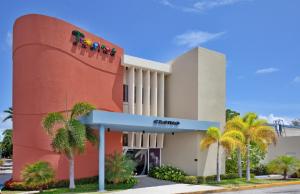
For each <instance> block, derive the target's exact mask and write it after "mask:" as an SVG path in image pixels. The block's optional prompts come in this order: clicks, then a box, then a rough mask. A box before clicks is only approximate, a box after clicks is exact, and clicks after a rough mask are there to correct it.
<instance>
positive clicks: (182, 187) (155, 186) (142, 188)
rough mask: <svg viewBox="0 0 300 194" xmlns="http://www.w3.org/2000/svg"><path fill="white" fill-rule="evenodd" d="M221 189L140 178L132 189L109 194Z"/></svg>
mask: <svg viewBox="0 0 300 194" xmlns="http://www.w3.org/2000/svg"><path fill="white" fill-rule="evenodd" d="M213 189H222V187H214V186H205V185H189V184H179V183H174V182H170V181H163V180H157V179H153V178H150V177H140V178H139V183H138V184H137V185H136V186H135V187H134V188H132V189H128V190H124V191H119V192H111V193H115V194H175V193H185V192H195V191H204V190H213Z"/></svg>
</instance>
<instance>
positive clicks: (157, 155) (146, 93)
mask: <svg viewBox="0 0 300 194" xmlns="http://www.w3.org/2000/svg"><path fill="white" fill-rule="evenodd" d="M123 64H124V75H123V83H124V86H123V92H124V94H123V101H124V102H123V111H124V112H125V113H130V114H138V115H146V116H159V117H176V118H184V119H193V120H202V121H214V122H218V123H220V128H223V126H224V124H225V96H226V94H225V86H226V83H225V82H226V77H225V72H226V71H225V68H226V67H225V65H226V59H225V56H224V55H223V54H221V53H218V52H215V51H211V50H207V49H204V48H195V49H192V50H190V51H188V52H186V53H185V54H183V55H181V56H179V57H177V58H175V59H174V60H172V61H170V62H168V63H160V62H156V61H151V60H146V59H141V58H137V57H133V56H129V55H125V56H124V59H123ZM203 135H204V133H203V132H193V133H177V134H174V133H172V134H163V133H146V132H124V133H123V151H124V153H126V154H127V155H129V156H130V157H132V158H133V159H135V160H136V161H137V163H138V167H137V172H136V174H137V175H143V174H147V171H148V170H149V168H151V167H152V166H155V165H161V164H165V165H172V166H176V167H178V168H180V169H182V170H184V171H185V172H187V173H188V174H191V175H198V176H207V175H212V174H215V169H216V166H215V160H216V149H215V147H214V146H212V147H211V148H210V149H209V150H208V151H202V150H200V146H199V143H200V141H201V138H202V137H203ZM222 169H223V170H224V165H223V163H222Z"/></svg>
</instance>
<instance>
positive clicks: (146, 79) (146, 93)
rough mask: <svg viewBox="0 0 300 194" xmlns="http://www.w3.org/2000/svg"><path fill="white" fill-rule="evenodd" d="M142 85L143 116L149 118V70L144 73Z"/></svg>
mask: <svg viewBox="0 0 300 194" xmlns="http://www.w3.org/2000/svg"><path fill="white" fill-rule="evenodd" d="M143 85H144V95H143V98H144V107H143V114H144V115H147V116H149V115H150V70H146V71H145V75H144V82H143Z"/></svg>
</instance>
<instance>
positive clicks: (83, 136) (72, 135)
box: [42, 102, 98, 189]
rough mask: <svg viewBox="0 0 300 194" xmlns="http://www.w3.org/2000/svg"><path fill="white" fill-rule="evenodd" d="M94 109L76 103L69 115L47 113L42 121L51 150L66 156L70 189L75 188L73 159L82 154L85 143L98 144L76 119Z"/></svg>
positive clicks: (91, 132)
mask: <svg viewBox="0 0 300 194" xmlns="http://www.w3.org/2000/svg"><path fill="white" fill-rule="evenodd" d="M94 109H95V108H94V107H93V106H92V105H90V104H88V103H84V102H80V103H77V104H75V105H74V106H73V108H72V109H71V111H70V112H71V115H70V116H69V115H68V114H67V116H65V115H63V114H62V113H59V112H53V113H49V114H48V115H47V116H46V117H45V118H44V119H43V123H42V125H43V127H44V128H45V130H46V132H47V133H48V134H49V135H50V136H51V138H52V143H51V145H52V148H53V150H54V151H55V152H57V153H61V154H64V155H66V157H67V158H68V160H69V173H70V174H69V181H70V185H69V188H70V189H74V188H75V181H74V157H75V155H76V154H80V153H83V152H84V150H85V144H86V141H89V142H91V143H92V144H93V145H95V144H96V143H97V142H98V139H97V136H95V134H94V133H93V130H92V129H90V128H88V127H86V126H85V125H83V124H82V123H81V122H80V121H79V120H78V118H79V117H81V116H84V115H86V114H88V113H89V112H90V111H92V110H94Z"/></svg>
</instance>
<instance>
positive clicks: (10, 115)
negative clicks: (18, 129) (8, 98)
mask: <svg viewBox="0 0 300 194" xmlns="http://www.w3.org/2000/svg"><path fill="white" fill-rule="evenodd" d="M3 112H4V113H6V114H8V115H7V116H6V117H5V118H4V119H3V120H2V122H5V121H7V120H8V119H11V120H12V119H13V108H12V107H9V108H8V109H7V110H4V111H3Z"/></svg>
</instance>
